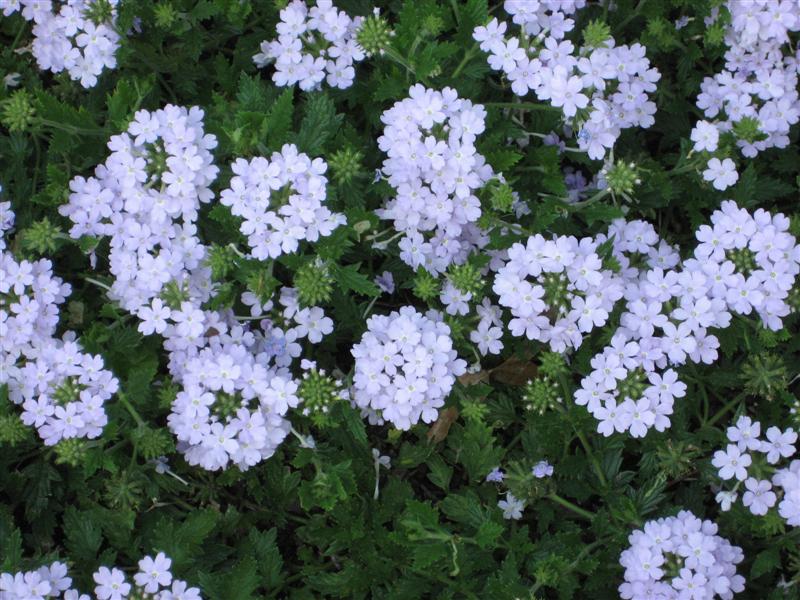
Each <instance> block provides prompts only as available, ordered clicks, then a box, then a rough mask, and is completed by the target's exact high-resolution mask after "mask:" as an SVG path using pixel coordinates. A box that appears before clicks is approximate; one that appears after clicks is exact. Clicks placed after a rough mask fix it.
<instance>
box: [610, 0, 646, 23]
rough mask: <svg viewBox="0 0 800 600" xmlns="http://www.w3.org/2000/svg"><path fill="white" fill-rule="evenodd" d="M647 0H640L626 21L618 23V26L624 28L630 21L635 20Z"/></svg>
mask: <svg viewBox="0 0 800 600" xmlns="http://www.w3.org/2000/svg"><path fill="white" fill-rule="evenodd" d="M645 2H647V0H639V3H638V4H637V5H636V8H634V9H633V12H632V13H631V14H629V15H628V17H627V18H626V19H625V20H624V21H622V23H620V24H619V25H617V28H619V29H622V28H623V27H625V25H627V24H628V23H630V22H631V21H633V20H634V19H635V18H636V17H638V16H639V13H640V12H641V10H642V7H643V6H644V4H645Z"/></svg>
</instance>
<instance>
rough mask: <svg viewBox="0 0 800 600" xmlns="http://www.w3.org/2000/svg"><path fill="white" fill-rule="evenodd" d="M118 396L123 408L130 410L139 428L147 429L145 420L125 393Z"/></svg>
mask: <svg viewBox="0 0 800 600" xmlns="http://www.w3.org/2000/svg"><path fill="white" fill-rule="evenodd" d="M117 396H119V401H120V402H122V406H124V407H125V408H126V409H128V412H129V413H130V414H131V416H132V417H133V420H134V421H136V424H137V425H138V426H139V427H147V423H145V422H144V419H142V416H141V415H140V414H139V411H137V410H136V409H135V408H134V407H133V404H131V402H130V400H128V398H127V397H126V396H125V393H124V392H121V391H120V392H119V393H118V394H117Z"/></svg>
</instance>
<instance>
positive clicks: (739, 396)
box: [705, 391, 747, 427]
mask: <svg viewBox="0 0 800 600" xmlns="http://www.w3.org/2000/svg"><path fill="white" fill-rule="evenodd" d="M746 395H747V392H746V391H742V392H740V393H739V394H737V395H736V397H735V398H734V399H733V400H731V401H730V402H728V403H727V404H726V405H725V406H723V407H722V408H721V409H720V410H719V412H718V413H717V414H715V415H714V416H713V417H711V419H710V420H708V421H706V423H705V425H706V426H709V427H710V426H711V425H713V424H714V423H716V422H717V421H719V420H720V419H721V418H722V417H724V416H725V414H726V413H727V412H728V411H729V410H731V409H732V408H733V407H734V406H736V405H737V404H738V403H739V402H741V400H742V398H744V397H745V396H746Z"/></svg>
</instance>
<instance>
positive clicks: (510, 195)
mask: <svg viewBox="0 0 800 600" xmlns="http://www.w3.org/2000/svg"><path fill="white" fill-rule="evenodd" d="M489 203H490V205H491V207H492V208H493V209H494V210H496V211H497V212H500V213H507V212H510V211H511V206H512V205H513V204H514V190H513V188H512V187H511V186H510V185H508V184H507V183H501V184H500V185H497V186H492V189H491V196H489Z"/></svg>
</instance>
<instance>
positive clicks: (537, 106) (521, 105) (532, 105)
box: [483, 102, 561, 112]
mask: <svg viewBox="0 0 800 600" xmlns="http://www.w3.org/2000/svg"><path fill="white" fill-rule="evenodd" d="M483 105H484V106H485V107H486V108H517V109H519V110H545V111H555V112H561V109H560V108H558V107H557V106H550V105H549V104H543V103H537V102H484V103H483Z"/></svg>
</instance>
